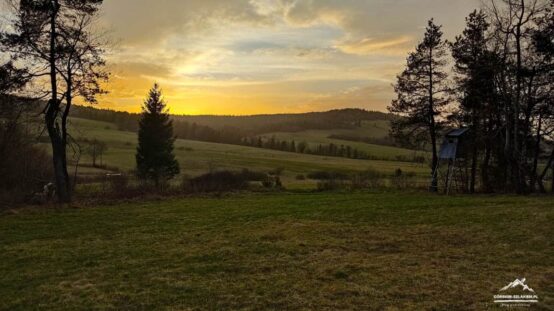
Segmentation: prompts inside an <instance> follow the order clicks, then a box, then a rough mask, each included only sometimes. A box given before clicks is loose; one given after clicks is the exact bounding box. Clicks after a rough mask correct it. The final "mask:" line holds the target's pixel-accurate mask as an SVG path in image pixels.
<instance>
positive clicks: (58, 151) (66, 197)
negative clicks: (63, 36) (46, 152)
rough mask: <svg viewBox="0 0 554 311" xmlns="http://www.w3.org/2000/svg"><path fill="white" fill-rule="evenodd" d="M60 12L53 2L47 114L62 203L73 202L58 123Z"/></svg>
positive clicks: (56, 3) (55, 172)
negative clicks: (57, 25)
mask: <svg viewBox="0 0 554 311" xmlns="http://www.w3.org/2000/svg"><path fill="white" fill-rule="evenodd" d="M58 11H59V3H58V1H57V0H54V1H52V12H51V13H50V51H49V54H50V83H51V91H52V98H51V99H50V101H49V102H48V106H47V109H46V112H45V122H46V128H47V130H48V136H49V137H50V142H51V145H52V160H53V164H54V176H55V178H56V193H57V195H58V201H59V202H60V203H69V202H70V201H71V186H70V180H69V173H68V171H67V158H66V142H65V140H64V137H63V135H62V133H60V130H62V131H63V129H60V127H59V124H58V123H57V122H56V120H57V118H58V113H59V111H60V100H59V99H58V81H57V73H56V37H57V30H56V18H57V15H58Z"/></svg>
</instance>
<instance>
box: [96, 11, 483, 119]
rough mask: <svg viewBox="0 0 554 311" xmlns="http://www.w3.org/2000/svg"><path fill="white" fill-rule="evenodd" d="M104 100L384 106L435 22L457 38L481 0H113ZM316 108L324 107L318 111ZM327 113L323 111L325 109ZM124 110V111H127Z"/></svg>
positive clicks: (261, 106)
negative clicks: (112, 43) (157, 86)
mask: <svg viewBox="0 0 554 311" xmlns="http://www.w3.org/2000/svg"><path fill="white" fill-rule="evenodd" d="M103 6H104V10H103V16H102V21H103V24H105V25H109V26H111V28H112V29H113V36H114V37H115V38H116V39H119V40H120V44H119V46H118V47H117V48H116V49H114V51H113V53H111V55H110V57H109V63H110V66H111V68H112V71H113V73H114V75H113V76H114V79H113V81H112V83H111V84H110V85H109V88H110V90H111V91H112V93H111V95H109V96H108V97H106V98H105V100H106V103H108V104H110V105H114V107H120V108H121V107H127V108H124V109H131V110H136V109H139V107H140V103H141V102H142V98H143V97H144V96H145V94H146V92H147V91H148V89H149V87H150V86H151V84H152V83H153V82H154V81H157V82H160V83H162V86H163V87H164V90H165V91H166V93H167V97H168V99H169V102H170V105H171V107H172V109H173V111H174V112H179V113H180V112H186V113H234V114H246V113H255V112H258V113H262V112H299V111H305V110H309V109H315V110H321V109H323V108H322V107H326V108H333V105H337V107H347V106H349V105H351V106H356V107H363V108H368V109H381V110H382V109H385V107H386V105H387V104H388V103H389V102H390V100H391V98H392V89H391V87H390V84H391V83H392V81H393V80H394V77H395V75H396V74H397V73H398V72H399V71H400V70H401V68H402V66H403V65H404V63H405V55H406V53H407V52H408V51H409V50H410V49H412V48H413V47H414V46H415V45H416V43H417V41H418V40H420V38H421V37H422V35H423V34H422V27H424V26H425V25H426V21H427V19H428V18H430V17H436V20H437V22H438V23H444V24H445V27H444V31H445V34H446V36H447V37H448V38H452V37H453V36H454V35H456V34H458V33H459V32H460V31H461V29H462V27H463V25H464V17H465V15H466V14H465V13H466V12H467V13H469V12H470V11H471V10H472V9H473V8H476V7H478V6H479V0H448V1H445V0H186V1H183V0H157V1H152V0H113V1H105V2H104V5H103ZM318 107H319V108H318ZM320 108H321V109H320ZM122 109H123V108H122Z"/></svg>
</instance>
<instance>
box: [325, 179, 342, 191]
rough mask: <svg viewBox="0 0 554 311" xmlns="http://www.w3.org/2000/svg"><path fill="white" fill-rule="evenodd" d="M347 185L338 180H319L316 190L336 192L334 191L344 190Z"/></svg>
mask: <svg viewBox="0 0 554 311" xmlns="http://www.w3.org/2000/svg"><path fill="white" fill-rule="evenodd" d="M347 185H348V184H347V182H346V181H344V180H338V179H328V180H321V181H319V182H318V183H317V190H318V191H336V190H341V189H345V188H346V187H347Z"/></svg>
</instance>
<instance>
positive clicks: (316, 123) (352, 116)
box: [72, 106, 392, 136]
mask: <svg viewBox="0 0 554 311" xmlns="http://www.w3.org/2000/svg"><path fill="white" fill-rule="evenodd" d="M72 116H74V117H78V118H83V119H90V120H97V121H105V122H111V123H114V124H116V125H117V126H118V128H119V129H120V130H128V131H136V130H137V128H138V118H139V115H138V114H134V113H128V112H119V111H113V110H108V109H96V108H93V107H85V106H75V107H74V110H73V111H72ZM172 117H173V119H174V121H175V122H174V124H175V127H176V129H178V128H180V127H183V126H185V124H186V126H188V127H192V126H193V125H194V127H196V128H210V129H212V130H214V131H221V130H227V131H228V130H231V129H234V131H235V132H240V133H241V134H240V135H241V136H244V135H259V134H264V133H270V132H297V131H304V130H313V129H337V128H339V129H346V128H354V127H356V126H359V125H360V124H361V122H362V121H377V120H390V119H391V117H392V116H391V115H390V114H386V113H382V112H376V111H367V110H362V109H341V110H331V111H326V112H310V113H300V114H274V115H253V116H212V115H201V116H177V115H174V116H172ZM177 132H178V131H177Z"/></svg>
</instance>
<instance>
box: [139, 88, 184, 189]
mask: <svg viewBox="0 0 554 311" xmlns="http://www.w3.org/2000/svg"><path fill="white" fill-rule="evenodd" d="M174 141H175V137H174V136H173V124H172V121H171V120H170V118H169V114H168V112H167V108H166V104H165V103H164V100H163V98H162V92H161V90H160V88H159V86H158V85H157V84H155V85H154V87H153V88H152V89H151V90H150V93H149V94H148V98H147V99H146V101H145V102H144V105H143V107H142V115H141V119H140V123H139V132H138V147H137V154H136V161H137V175H138V177H139V178H141V179H146V180H151V181H153V182H154V183H155V185H156V186H159V185H160V184H161V183H163V182H166V181H168V180H170V179H171V178H173V177H175V175H177V174H179V171H180V170H179V163H178V162H177V160H176V159H175V155H174V154H173V143H174Z"/></svg>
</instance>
